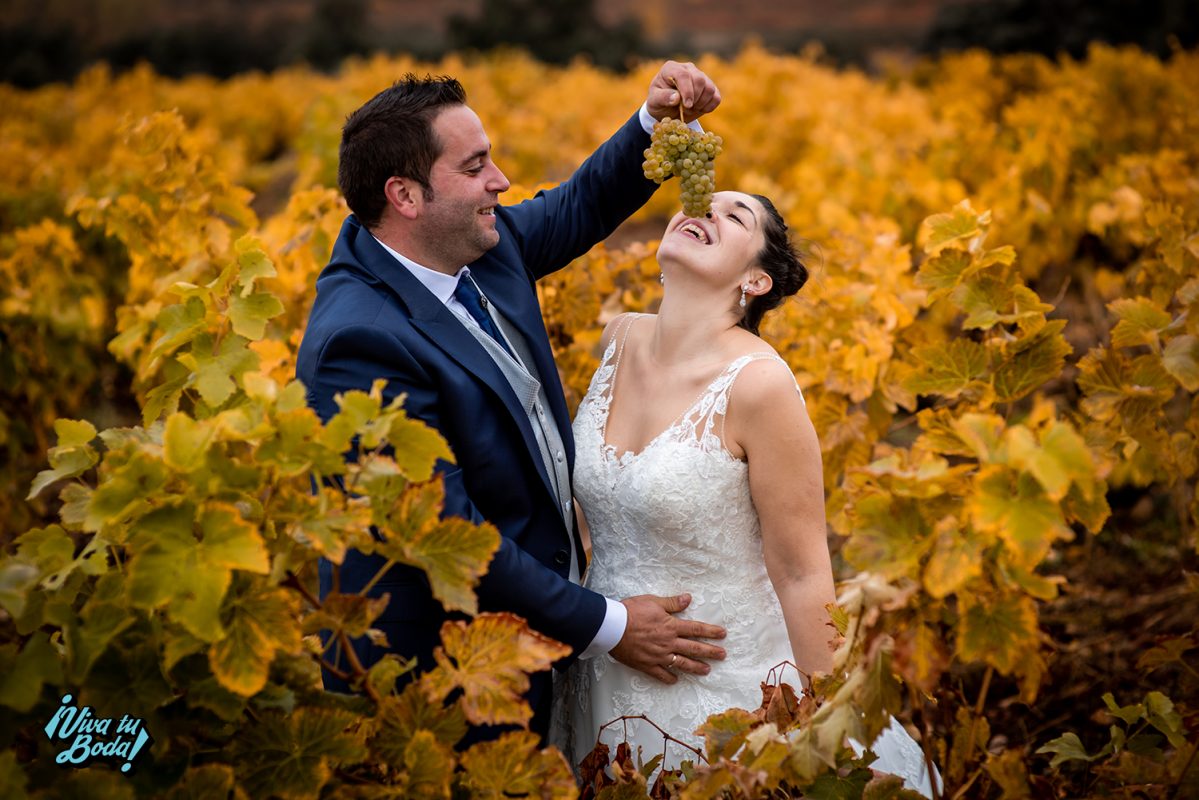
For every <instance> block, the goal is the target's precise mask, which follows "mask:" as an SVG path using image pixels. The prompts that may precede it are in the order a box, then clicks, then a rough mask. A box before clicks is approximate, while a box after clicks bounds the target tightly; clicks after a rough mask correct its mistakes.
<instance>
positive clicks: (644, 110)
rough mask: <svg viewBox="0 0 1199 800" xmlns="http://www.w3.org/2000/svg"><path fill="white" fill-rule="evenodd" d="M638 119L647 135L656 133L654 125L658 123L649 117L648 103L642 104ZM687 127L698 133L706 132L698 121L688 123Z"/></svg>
mask: <svg viewBox="0 0 1199 800" xmlns="http://www.w3.org/2000/svg"><path fill="white" fill-rule="evenodd" d="M637 119H638V120H639V121H640V122H641V127H642V128H644V129H645V132H646V133H649V134H652V133H653V132H654V123H656V122H657V120H656V119H654V118H653V117H651V116H650V115H649V103H648V102H647V103H642V104H641V110H640V111H638V112H637ZM687 127H688V128H690V129H691V130H693V131H695V132H696V133H703V132H704V129H703V126H702V125H700V124H699V120H698V119H693V120H691V121H690V122H688V123H687Z"/></svg>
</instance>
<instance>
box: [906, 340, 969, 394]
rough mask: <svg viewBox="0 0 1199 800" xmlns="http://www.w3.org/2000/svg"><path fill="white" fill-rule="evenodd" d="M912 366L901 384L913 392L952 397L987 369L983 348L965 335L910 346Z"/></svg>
mask: <svg viewBox="0 0 1199 800" xmlns="http://www.w3.org/2000/svg"><path fill="white" fill-rule="evenodd" d="M912 357H913V358H914V359H915V368H914V369H913V371H912V374H911V375H910V376H909V377H908V379H907V380H906V381H904V388H905V389H908V390H909V391H911V392H914V393H916V394H939V395H942V396H944V397H948V398H954V397H957V396H958V395H959V394H961V392H962V390H963V389H965V388H966V387H967V386H969V385H970V382H971V381H973V380H975V379H976V378H979V377H981V376H982V375H983V374H984V372H985V371H986V369H987V362H988V360H989V359H988V355H987V348H985V347H983V346H982V345H981V344H979V343H978V342H972V341H970V340H969V339H954V340H952V341H950V342H948V343H946V344H944V345H940V344H937V345H926V346H923V347H916V348H913V349H912Z"/></svg>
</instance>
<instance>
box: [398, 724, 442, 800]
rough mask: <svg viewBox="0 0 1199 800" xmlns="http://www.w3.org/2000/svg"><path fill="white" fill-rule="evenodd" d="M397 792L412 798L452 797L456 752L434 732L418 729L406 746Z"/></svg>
mask: <svg viewBox="0 0 1199 800" xmlns="http://www.w3.org/2000/svg"><path fill="white" fill-rule="evenodd" d="M400 763H402V764H403V771H402V772H401V773H400V777H399V780H398V786H397V791H398V792H399V796H401V797H405V798H411V799H412V800H449V797H450V783H451V781H452V780H453V778H454V766H455V759H454V751H453V750H452V749H451V748H450V747H449V746H447V745H445V744H443V743H442V742H439V741H438V740H437V737H436V736H434V735H433V733H432V732H431V731H417V732H416V733H415V734H414V735H413V736H412V739H411V740H410V741H409V742H408V746H407V747H406V748H404V758H403V761H401V762H400Z"/></svg>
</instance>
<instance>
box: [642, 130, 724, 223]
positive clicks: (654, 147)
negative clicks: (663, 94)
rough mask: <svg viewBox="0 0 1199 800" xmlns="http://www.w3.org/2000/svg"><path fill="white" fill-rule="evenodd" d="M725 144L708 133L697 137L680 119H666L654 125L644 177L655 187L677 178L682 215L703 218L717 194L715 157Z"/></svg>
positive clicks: (644, 165) (643, 167) (646, 156)
mask: <svg viewBox="0 0 1199 800" xmlns="http://www.w3.org/2000/svg"><path fill="white" fill-rule="evenodd" d="M723 145H724V140H723V139H721V138H720V137H719V136H717V135H716V134H714V133H711V132H710V131H705V132H704V133H699V132H698V131H694V130H692V129H691V128H688V127H687V126H686V125H685V124H684V123H683V121H682V120H681V119H674V118H671V117H667V118H665V119H663V120H662V121H661V122H658V123H657V124H655V125H654V132H653V135H652V136H651V137H650V145H649V148H648V149H647V150H646V151H645V162H644V163H643V164H642V165H641V168H642V169H643V170H644V172H645V177H647V178H649V179H650V180H651V181H654V182H656V183H661V182H662V181H664V180H666V179H667V178H669V177H670V176H671V175H677V176H678V178H679V181H680V186H679V191H680V194H681V196H682V200H683V213H684V214H686V215H687V216H689V217H702V216H703V215H704V214H707V213H708V210H709V209H710V208H711V207H712V193H713V192H715V191H716V156H718V155H720V152H721V150H722V148H723Z"/></svg>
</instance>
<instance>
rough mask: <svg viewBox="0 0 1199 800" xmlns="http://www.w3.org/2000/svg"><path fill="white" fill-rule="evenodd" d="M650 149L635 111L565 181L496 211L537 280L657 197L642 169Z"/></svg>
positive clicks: (555, 269) (608, 233) (646, 135)
mask: <svg viewBox="0 0 1199 800" xmlns="http://www.w3.org/2000/svg"><path fill="white" fill-rule="evenodd" d="M647 147H649V134H647V133H646V132H645V129H644V128H643V127H642V126H641V121H640V119H639V116H638V114H634V115H633V116H632V117H630V118H629V120H628V121H627V122H626V123H625V124H624V125H622V126H621V127H620V129H619V130H617V131H616V133H615V134H613V136H612V137H611V138H610V139H608V141H606V142H604V143H603V144H602V145H600V147H599V149H597V150H596V151H595V152H594V153H592V154H591V156H589V157H588V158H587V160H586V161H584V162H583V164H582V165H581V166H580V167H579V168H578V169H577V170H576V171H575V173H574V174H573V175H572V176H571V177H570V178H569V179H568V180H566V181H565V182H564V183H562V184H560V185H558V186H555V187H554V188H553V189H547V190H542V191H540V192H538V193H537V194H536V195H535V196H534V197H532V198H530V199H529V200H526V201H524V202H523V203H519V204H517V205H515V206H501V207H500V208H499V209H498V210H497V213H499V214H500V215H501V217H502V218H504V221H505V222H506V223H507V225H508V228H509V230H511V231H512V233H513V236H514V239H515V241H516V243H517V247H518V249H519V250H520V252H521V256H522V257H523V259H524V263H525V266H526V268H527V269H528V270H529V272H530V273H531V274H532V276H533V277H534V278H541V277H544V276H545V275H548V274H550V273H551V272H555V271H557V270H559V269H561V268H562V267H564V266H566V265H567V264H569V263H570V262H571V261H573V260H574V259H576V258H578V257H579V256H581V255H583V254H584V253H586V252H587V251H588V250H590V249H591V248H592V247H593V246H594V245H595V244H596V243H597V242H600V241H602V240H604V239H606V238H607V237H608V236H609V235H610V234H611V233H612V232H613V231H614V230H616V228H617V227H618V226H619V225H620V224H621V223H622V222H624V221H625V220H626V219H628V218H629V216H631V215H632V214H633V213H634V212H635V211H637V209H639V208H641V207H642V206H643V205H645V203H646V201H647V200H649V198H650V197H651V196H653V193H654V191H655V190H656V189H657V188H658V185H657V184H656V183H654V182H653V181H651V180H648V179H647V178H646V177H645V175H644V174H643V172H642V168H641V164H642V162H643V161H644V160H645V155H644V152H645V148H647Z"/></svg>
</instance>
